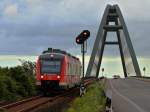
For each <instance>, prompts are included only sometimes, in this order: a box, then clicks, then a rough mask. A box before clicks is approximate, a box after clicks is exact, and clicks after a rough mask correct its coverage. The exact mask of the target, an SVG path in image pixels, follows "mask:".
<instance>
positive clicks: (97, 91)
mask: <svg viewBox="0 0 150 112" xmlns="http://www.w3.org/2000/svg"><path fill="white" fill-rule="evenodd" d="M105 103H106V98H105V95H104V91H103V87H102V85H101V84H100V83H99V82H96V83H95V84H92V85H91V86H89V87H88V88H87V93H86V94H85V95H84V96H83V97H81V98H80V97H78V98H76V99H75V100H74V101H73V103H72V105H71V107H70V108H69V109H68V110H67V111H66V112H104V110H105Z"/></svg>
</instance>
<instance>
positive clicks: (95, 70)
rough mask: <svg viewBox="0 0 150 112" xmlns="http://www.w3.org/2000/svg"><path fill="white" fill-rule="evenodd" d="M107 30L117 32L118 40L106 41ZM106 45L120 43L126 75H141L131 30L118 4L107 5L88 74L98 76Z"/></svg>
mask: <svg viewBox="0 0 150 112" xmlns="http://www.w3.org/2000/svg"><path fill="white" fill-rule="evenodd" d="M107 32H116V35H117V39H118V41H109V42H108V41H106V38H107ZM105 45H119V50H120V56H121V61H122V66H123V71H124V76H125V77H127V76H128V75H136V76H138V77H140V76H141V71H140V68H139V65H138V62H137V58H136V55H135V52H134V49H133V46H132V42H131V40H130V36H129V32H128V30H127V26H126V24H125V21H124V18H123V16H122V13H121V10H120V8H119V6H118V5H107V7H106V9H105V11H104V14H103V17H102V21H101V23H100V26H99V30H98V33H97V37H96V40H95V43H94V47H93V51H92V54H91V58H90V61H89V64H88V68H87V72H86V76H87V77H88V76H96V77H98V75H99V71H100V67H101V61H102V57H103V51H104V47H105Z"/></svg>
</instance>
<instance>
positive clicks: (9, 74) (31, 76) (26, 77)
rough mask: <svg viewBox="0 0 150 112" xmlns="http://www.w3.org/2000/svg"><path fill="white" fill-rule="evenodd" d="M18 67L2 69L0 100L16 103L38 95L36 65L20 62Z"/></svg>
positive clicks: (0, 74)
mask: <svg viewBox="0 0 150 112" xmlns="http://www.w3.org/2000/svg"><path fill="white" fill-rule="evenodd" d="M20 62H21V63H22V64H21V65H19V66H16V67H11V68H8V67H5V68H2V67H0V100H2V101H16V100H19V99H22V98H24V97H28V96H33V95H35V94H36V85H35V63H33V62H30V61H23V60H20Z"/></svg>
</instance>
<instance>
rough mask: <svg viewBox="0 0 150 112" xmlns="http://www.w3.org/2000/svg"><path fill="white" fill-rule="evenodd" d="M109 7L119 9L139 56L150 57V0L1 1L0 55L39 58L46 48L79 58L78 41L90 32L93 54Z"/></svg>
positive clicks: (111, 49)
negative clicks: (112, 6)
mask: <svg viewBox="0 0 150 112" xmlns="http://www.w3.org/2000/svg"><path fill="white" fill-rule="evenodd" d="M106 4H118V5H119V6H120V8H121V10H122V13H123V15H124V18H125V21H126V24H127V27H128V29H129V32H130V35H131V40H132V42H133V46H134V48H135V52H136V54H137V55H138V56H142V57H149V56H150V52H149V49H150V44H149V42H150V37H149V35H150V31H149V30H150V13H148V12H149V10H150V1H149V0H144V1H142V0H132V1H131V0H88V1H87V0H1V1H0V12H1V13H0V54H1V55H8V54H15V55H38V54H40V53H41V52H42V51H43V50H45V49H47V47H54V48H61V49H64V50H68V51H69V52H71V53H72V54H80V47H79V46H77V45H76V43H75V37H76V35H78V33H79V32H81V31H82V30H83V29H88V30H90V31H91V37H90V39H89V42H88V46H89V49H88V53H90V52H91V48H92V46H93V43H94V39H95V37H96V33H97V30H98V27H99V24H100V21H101V17H102V14H103V12H104V9H105V7H106ZM113 49H114V48H109V49H108V50H107V51H106V54H111V53H112V51H113Z"/></svg>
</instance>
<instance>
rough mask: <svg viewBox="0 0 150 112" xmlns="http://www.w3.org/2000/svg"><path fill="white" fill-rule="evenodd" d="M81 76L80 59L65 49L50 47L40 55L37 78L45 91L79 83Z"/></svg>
mask: <svg viewBox="0 0 150 112" xmlns="http://www.w3.org/2000/svg"><path fill="white" fill-rule="evenodd" d="M80 76H81V63H80V61H79V59H78V58H76V57H74V56H72V55H70V54H68V53H66V52H65V51H61V50H59V49H52V48H49V49H48V50H47V51H44V52H43V54H42V55H40V56H39V57H38V60H37V63H36V78H37V83H38V84H39V85H40V86H41V87H42V90H43V92H47V91H49V90H52V89H55V90H58V89H62V88H71V87H74V86H75V85H79V84H80Z"/></svg>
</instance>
